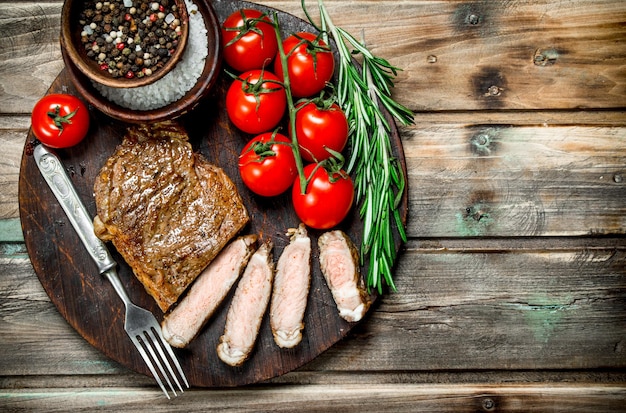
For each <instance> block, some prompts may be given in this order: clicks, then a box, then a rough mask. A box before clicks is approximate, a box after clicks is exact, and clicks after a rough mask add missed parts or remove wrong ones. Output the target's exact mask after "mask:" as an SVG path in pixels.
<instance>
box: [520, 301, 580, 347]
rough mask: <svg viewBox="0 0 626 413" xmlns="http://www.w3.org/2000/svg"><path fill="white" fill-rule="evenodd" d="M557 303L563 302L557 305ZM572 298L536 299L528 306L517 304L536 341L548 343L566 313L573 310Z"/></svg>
mask: <svg viewBox="0 0 626 413" xmlns="http://www.w3.org/2000/svg"><path fill="white" fill-rule="evenodd" d="M555 301H561V302H560V303H555ZM571 302H572V299H571V297H565V298H564V299H563V300H555V297H547V296H546V297H536V298H535V299H534V300H532V302H529V303H528V304H516V305H515V307H517V308H518V309H520V310H521V311H522V312H523V315H524V319H525V321H526V324H527V325H528V326H529V327H530V328H531V329H532V331H533V335H534V337H535V340H537V341H538V342H542V343H547V342H548V341H549V340H550V337H551V336H552V334H553V333H554V331H555V328H556V327H557V326H558V325H559V323H560V322H561V320H562V318H563V316H564V315H565V312H566V311H568V310H571V309H573V305H572V304H571Z"/></svg>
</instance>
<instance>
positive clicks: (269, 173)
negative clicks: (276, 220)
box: [239, 132, 298, 196]
mask: <svg viewBox="0 0 626 413" xmlns="http://www.w3.org/2000/svg"><path fill="white" fill-rule="evenodd" d="M239 174H240V175H241V179H242V180H243V183H244V184H245V185H246V186H247V187H248V188H249V189H250V190H251V191H252V192H254V193H255V194H258V195H261V196H276V195H280V194H282V193H283V192H285V191H286V190H287V189H289V187H290V186H291V185H292V184H293V181H294V179H296V176H298V169H297V167H296V161H295V158H294V156H293V150H292V149H291V141H290V140H289V139H288V138H287V137H286V136H285V135H281V134H279V133H272V132H266V133H263V134H261V135H258V136H256V137H254V138H253V139H252V140H250V142H248V143H247V144H246V146H244V148H243V149H242V151H241V155H239Z"/></svg>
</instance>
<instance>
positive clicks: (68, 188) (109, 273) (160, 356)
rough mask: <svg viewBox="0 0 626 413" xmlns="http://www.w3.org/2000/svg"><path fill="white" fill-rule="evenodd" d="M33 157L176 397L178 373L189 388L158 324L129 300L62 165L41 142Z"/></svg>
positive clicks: (130, 330)
mask: <svg viewBox="0 0 626 413" xmlns="http://www.w3.org/2000/svg"><path fill="white" fill-rule="evenodd" d="M33 156H34V158H35V161H36V162H37V167H38V168H39V171H40V172H41V174H42V175H43V177H44V179H45V180H46V182H47V183H48V185H49V186H50V189H51V190H52V193H53V194H54V196H55V197H56V198H57V200H58V201H59V203H60V204H61V207H62V208H63V210H64V211H65V213H66V214H67V217H68V219H69V221H70V222H71V224H72V226H73V227H74V229H75V230H76V232H77V233H78V236H79V237H80V239H81V241H82V242H83V245H84V246H85V248H87V252H88V253H89V255H90V256H91V258H92V259H93V260H94V261H95V263H96V265H97V266H98V271H99V273H100V274H101V275H104V276H105V277H106V278H107V279H108V280H109V281H110V282H111V284H112V285H113V288H114V289H115V292H117V294H118V295H119V297H120V298H121V299H122V301H123V302H124V305H125V306H126V316H125V321H124V330H126V333H127V334H128V336H129V337H130V339H131V341H132V342H133V344H134V345H135V347H137V350H138V351H139V353H140V354H141V357H142V358H143V359H144V361H145V362H146V364H147V365H148V368H149V369H150V372H151V373H152V376H154V378H155V379H156V381H157V383H158V384H159V387H161V390H163V393H165V395H166V396H167V398H168V399H170V395H169V393H168V389H167V388H166V387H165V385H164V384H163V380H165V381H166V382H167V385H168V388H169V390H171V392H172V393H173V394H174V396H177V393H176V389H175V388H174V384H176V387H177V388H178V390H179V391H180V392H181V393H182V392H183V391H184V390H183V387H182V385H181V383H180V381H179V377H178V376H180V378H181V379H182V381H183V382H184V384H185V386H186V387H187V388H189V382H188V381H187V378H186V377H185V374H184V373H183V370H182V368H181V367H180V363H179V362H178V360H177V358H176V355H175V354H174V352H173V351H172V348H171V347H170V345H169V344H168V343H167V342H166V341H165V339H164V338H163V334H162V333H161V326H160V325H159V323H158V322H157V320H156V318H155V317H154V315H153V314H152V313H151V312H149V311H147V310H145V309H143V308H141V307H138V306H136V305H135V304H133V303H132V302H131V300H130V298H129V297H128V294H127V293H126V290H125V289H124V286H123V285H122V282H121V281H120V279H119V277H118V275H117V271H116V266H117V263H116V262H115V261H114V260H113V257H111V254H110V253H109V251H108V250H107V248H106V246H105V245H104V243H103V242H102V241H101V240H100V239H99V238H98V237H97V236H96V235H95V233H94V230H93V222H92V220H91V217H90V216H89V213H88V212H87V209H86V208H85V206H84V205H83V203H82V202H81V200H80V198H79V197H78V194H77V193H76V190H75V189H74V186H73V185H72V182H71V181H70V179H69V177H68V175H67V173H66V172H65V169H64V168H63V164H62V163H61V161H60V160H59V158H58V157H57V156H56V155H55V154H54V153H52V152H51V151H50V150H48V149H47V148H46V147H45V146H44V145H42V144H39V145H37V146H36V147H35V149H34V152H33ZM172 364H174V366H175V367H176V371H177V373H178V376H177V375H176V374H175V372H174V369H173V368H172ZM155 366H156V367H155ZM157 370H158V371H157ZM172 382H173V383H172Z"/></svg>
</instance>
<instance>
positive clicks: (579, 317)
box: [0, 239, 626, 377]
mask: <svg viewBox="0 0 626 413" xmlns="http://www.w3.org/2000/svg"><path fill="white" fill-rule="evenodd" d="M481 242H482V241H481V240H476V241H475V245H474V246H473V247H472V248H474V249H470V248H468V247H469V246H468V245H467V244H465V243H463V244H462V246H463V248H458V247H457V248H454V245H453V244H451V243H450V242H448V243H445V242H444V243H443V244H442V245H440V246H439V247H437V246H435V245H433V244H432V243H429V244H423V243H411V244H409V246H408V248H407V250H406V251H405V252H404V253H403V256H402V259H401V260H400V263H399V265H398V268H397V271H396V276H395V277H396V278H395V280H396V285H397V286H398V289H399V290H398V292H397V293H389V294H387V295H385V296H384V297H383V298H382V299H380V300H379V302H378V304H377V306H376V308H375V309H374V311H373V312H372V313H371V315H369V316H368V317H367V318H366V320H365V321H364V322H363V323H362V324H360V325H359V326H357V327H356V328H355V329H354V330H353V332H352V333H351V334H350V336H349V337H348V338H347V339H345V340H343V341H341V342H339V343H338V344H336V345H335V346H334V347H332V348H331V349H330V350H328V351H326V352H325V353H323V354H322V355H321V356H320V357H318V358H317V359H316V360H314V361H313V362H311V363H310V364H308V365H306V366H305V367H304V368H302V369H301V370H300V371H301V372H316V371H317V372H334V373H341V372H352V373H353V374H357V373H358V372H360V371H364V372H370V373H376V372H377V373H381V374H382V373H384V372H389V371H396V372H398V374H409V373H411V372H414V373H424V374H425V373H437V372H440V373H441V372H451V371H456V372H463V371H474V372H476V373H475V374H476V377H480V372H481V371H485V370H493V371H499V370H502V369H507V370H513V371H540V370H544V371H545V370H563V371H570V370H584V369H603V368H611V369H622V371H623V369H624V368H626V357H624V352H625V351H626V346H625V345H624V343H626V325H624V323H623V320H624V319H626V306H625V305H624V297H626V272H625V271H626V246H625V245H624V242H623V239H614V240H613V241H612V242H610V243H608V244H606V243H604V241H599V242H598V243H597V244H594V243H593V242H589V241H581V242H580V244H579V245H578V246H577V245H573V244H570V245H569V247H570V249H565V248H564V247H563V246H561V250H557V249H556V246H555V249H553V250H549V251H541V248H540V244H534V243H530V242H527V243H524V244H522V245H521V246H522V248H519V249H515V248H510V249H508V250H501V251H497V250H496V248H495V244H496V243H497V240H486V241H485V243H486V248H482V247H481V245H482V244H481ZM537 242H538V243H539V242H540V241H537ZM541 242H543V241H541ZM565 246H567V245H565ZM509 247H510V244H509ZM0 274H3V276H2V277H0V291H3V294H2V295H0V318H1V319H2V320H3V332H4V334H2V335H0V352H1V353H2V354H11V357H4V358H2V359H0V376H14V375H40V374H47V375H72V374H104V375H109V374H118V373H119V372H120V367H119V366H117V365H116V364H115V363H112V362H109V361H108V360H107V359H106V358H105V357H104V356H102V355H101V354H99V353H98V352H97V351H95V350H94V349H93V348H91V347H90V346H89V345H88V344H87V343H86V342H85V341H84V340H83V339H82V338H81V337H79V336H78V335H77V333H76V332H75V331H74V330H72V329H71V328H70V327H69V325H68V324H67V323H66V322H65V320H63V318H62V317H61V316H60V315H59V313H58V312H57V311H56V309H55V308H54V307H53V305H52V304H51V303H50V300H49V299H48V297H47V296H46V294H45V292H44V291H43V289H42V287H41V285H40V284H39V281H38V280H37V278H36V276H35V275H34V273H33V270H32V268H31V266H30V262H29V260H28V258H27V257H25V256H23V255H21V256H18V257H15V256H12V255H10V254H6V253H5V255H3V256H1V257H0ZM94 308H97V307H94Z"/></svg>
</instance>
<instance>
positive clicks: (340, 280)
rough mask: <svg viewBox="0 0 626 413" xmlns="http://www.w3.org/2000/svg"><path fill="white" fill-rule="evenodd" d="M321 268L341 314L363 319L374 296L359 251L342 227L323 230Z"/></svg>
mask: <svg viewBox="0 0 626 413" xmlns="http://www.w3.org/2000/svg"><path fill="white" fill-rule="evenodd" d="M317 243H318V245H319V249H320V269H321V270H322V274H323V275H324V279H325V280H326V284H328V288H330V292H331V293H332V295H333V299H334V300H335V304H337V310H339V315H340V316H341V317H342V318H343V319H345V320H346V321H350V322H355V321H359V320H361V318H363V316H364V315H365V313H366V312H367V310H368V308H369V306H370V304H371V300H370V296H369V295H368V293H367V291H366V290H365V286H364V282H363V279H362V278H361V275H360V267H359V258H358V251H357V249H356V246H355V245H354V243H353V242H352V240H351V239H350V238H349V237H348V235H347V234H346V233H344V232H343V231H340V230H335V231H329V232H325V233H324V234H322V235H321V236H320V237H319V238H318V240H317Z"/></svg>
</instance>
